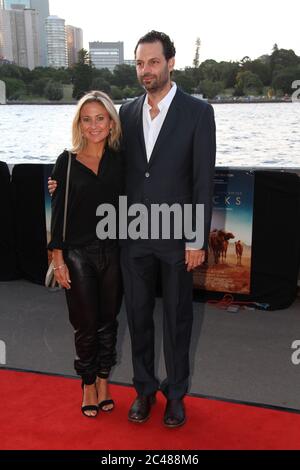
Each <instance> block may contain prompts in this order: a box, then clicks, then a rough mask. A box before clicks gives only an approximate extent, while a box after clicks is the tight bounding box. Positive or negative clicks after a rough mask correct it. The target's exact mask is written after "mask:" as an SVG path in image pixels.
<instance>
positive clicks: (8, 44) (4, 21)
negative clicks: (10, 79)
mask: <svg viewBox="0 0 300 470" xmlns="http://www.w3.org/2000/svg"><path fill="white" fill-rule="evenodd" d="M0 31H1V33H0V58H1V59H2V60H3V59H4V60H8V61H11V62H12V61H13V49H12V34H11V25H10V14H9V12H8V11H6V10H3V9H0Z"/></svg>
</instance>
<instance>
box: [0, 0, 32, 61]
mask: <svg viewBox="0 0 300 470" xmlns="http://www.w3.org/2000/svg"><path fill="white" fill-rule="evenodd" d="M22 8H23V9H11V10H3V9H1V10H0V30H1V32H2V34H1V35H0V56H1V57H2V58H3V59H6V60H8V61H11V62H14V63H15V64H17V65H19V66H20V67H27V68H29V69H30V70H32V69H34V68H35V67H38V65H39V61H40V50H39V33H38V13H37V12H36V11H35V10H31V9H24V6H23V7H22Z"/></svg>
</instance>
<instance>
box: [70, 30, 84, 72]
mask: <svg viewBox="0 0 300 470" xmlns="http://www.w3.org/2000/svg"><path fill="white" fill-rule="evenodd" d="M66 30H67V46H68V66H69V67H72V65H74V64H75V63H76V62H77V61H78V52H79V51H80V50H81V49H82V48H83V32H82V29H80V28H76V27H75V26H70V25H67V26H66Z"/></svg>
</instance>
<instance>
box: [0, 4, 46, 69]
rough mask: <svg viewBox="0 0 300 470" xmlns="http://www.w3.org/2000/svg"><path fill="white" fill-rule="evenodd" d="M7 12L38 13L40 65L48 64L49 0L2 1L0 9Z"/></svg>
mask: <svg viewBox="0 0 300 470" xmlns="http://www.w3.org/2000/svg"><path fill="white" fill-rule="evenodd" d="M1 7H2V8H4V9H5V10H20V9H24V8H26V9H32V10H36V12H37V13H38V15H37V18H38V47H39V51H40V52H39V53H40V57H39V63H38V65H41V66H42V67H46V66H47V65H48V64H47V41H46V30H45V20H46V18H48V16H49V14H50V13H49V0H0V8H1Z"/></svg>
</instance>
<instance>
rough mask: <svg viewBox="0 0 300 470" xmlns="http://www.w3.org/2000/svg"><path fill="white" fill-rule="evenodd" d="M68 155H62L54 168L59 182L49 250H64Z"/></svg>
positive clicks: (54, 196)
mask: <svg viewBox="0 0 300 470" xmlns="http://www.w3.org/2000/svg"><path fill="white" fill-rule="evenodd" d="M67 165H68V153H67V152H64V153H62V154H61V155H60V156H59V157H58V159H57V161H56V164H55V166H54V168H53V171H52V175H51V177H52V179H54V180H56V181H57V188H56V190H55V192H54V193H53V195H52V199H51V208H52V212H51V241H50V243H49V245H48V249H49V250H51V251H52V250H55V249H57V250H62V249H63V248H64V243H63V223H64V206H65V192H66V178H67Z"/></svg>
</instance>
